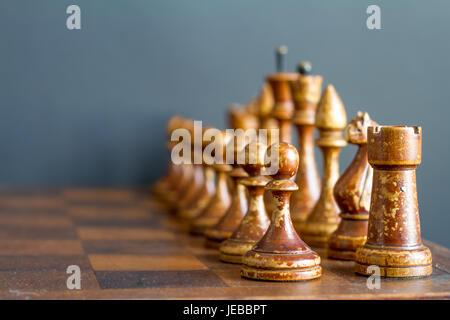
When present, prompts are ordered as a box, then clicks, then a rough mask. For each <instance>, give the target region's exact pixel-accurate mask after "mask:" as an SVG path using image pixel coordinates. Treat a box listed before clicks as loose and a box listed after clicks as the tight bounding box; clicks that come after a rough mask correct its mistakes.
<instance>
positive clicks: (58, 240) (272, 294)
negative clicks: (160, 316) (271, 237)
mask: <svg viewBox="0 0 450 320" xmlns="http://www.w3.org/2000/svg"><path fill="white" fill-rule="evenodd" d="M148 194H149V192H148V190H141V189H140V190H134V189H119V190H116V189H112V190H111V189H103V190H102V189H94V190H90V189H81V190H80V189H76V192H70V191H68V189H65V191H64V192H55V191H52V192H51V193H42V192H30V191H22V190H14V191H12V192H9V193H8V194H3V193H2V197H4V198H3V199H5V197H8V196H11V197H12V198H14V199H19V198H20V199H22V200H21V201H24V202H25V203H24V204H21V205H20V206H18V205H17V202H16V201H9V200H7V199H6V201H4V202H3V203H2V206H1V207H0V229H2V230H5V229H6V228H7V227H11V228H13V229H12V230H29V231H30V232H31V233H30V235H32V237H31V236H26V234H24V232H19V233H14V232H10V233H8V235H7V236H8V239H6V238H4V239H2V241H0V299H442V298H445V299H450V251H449V250H448V249H446V248H444V247H442V246H439V245H436V244H433V243H431V242H428V241H425V242H424V243H425V245H426V246H428V247H429V248H430V249H431V251H432V253H433V274H432V276H431V277H428V278H420V279H409V280H399V279H384V278H383V279H382V280H381V288H380V289H379V290H369V289H368V288H367V286H366V281H367V278H366V277H362V276H358V275H356V274H355V273H354V263H353V262H351V261H336V260H329V259H327V258H326V250H325V249H319V250H317V251H316V252H317V253H318V254H319V255H320V256H321V258H322V263H321V264H322V268H323V275H322V277H321V278H319V279H316V280H311V281H307V282H293V283H279V282H270V283H266V282H262V281H252V280H247V279H244V278H242V277H241V276H240V265H238V264H228V263H223V262H220V261H219V252H218V251H217V250H215V249H210V248H205V247H204V238H202V237H194V236H191V235H189V233H188V232H187V228H186V226H184V225H183V224H182V223H180V222H179V220H178V219H177V218H176V217H174V216H173V215H171V214H170V213H168V212H165V211H164V210H163V206H162V205H161V204H159V203H157V202H156V201H155V200H153V199H152V198H151V197H149V196H148ZM114 195H119V197H118V198H115V197H114ZM124 195H125V196H124ZM36 196H39V197H41V199H43V198H45V199H47V200H46V201H45V202H36V200H35V198H34V197H36ZM97 196H98V198H97ZM28 197H30V203H40V204H39V205H38V206H36V207H34V206H33V205H30V204H27V203H26V202H27V199H28ZM33 198H34V199H33ZM49 199H50V200H49ZM52 199H53V200H52ZM96 199H97V200H96ZM43 203H45V204H46V205H42V204H43ZM55 203H60V204H61V203H62V205H61V206H59V208H58V210H55V207H54V206H53V204H55ZM47 204H50V205H48V206H47ZM80 206H92V208H98V211H96V210H95V209H92V210H91V209H90V210H88V212H92V213H93V215H94V216H98V217H100V216H102V218H100V220H101V225H100V226H99V225H95V219H94V218H92V219H90V217H89V215H86V216H83V219H81V220H80V218H81V217H80V216H77V215H76V214H75V215H74V214H73V212H74V210H73V209H74V208H79V207H80ZM18 207H20V210H18V211H17V210H16V209H17V208H18ZM24 208H26V210H22V209H24ZM111 208H112V209H111ZM120 208H123V209H124V210H123V216H124V217H123V218H121V217H120V216H119V214H118V212H120ZM109 209H111V211H109ZM75 211H76V210H75ZM95 212H101V215H100V214H96V213H95ZM108 212H111V214H110V215H109V214H108ZM137 212H139V214H136V213H137ZM142 212H145V214H142ZM16 213H17V219H12V218H11V217H12V214H16ZM127 213H130V216H131V217H132V218H131V220H133V224H134V225H130V224H129V223H127V219H126V216H127ZM83 215H84V214H83ZM108 215H109V218H108ZM35 216H36V217H39V222H38V223H36V225H35V226H34V227H33V224H31V223H24V222H23V221H24V220H27V221H32V220H33V217H35ZM55 216H57V217H59V220H58V221H59V222H58V223H53V224H52V222H51V221H52V217H55ZM43 219H48V221H49V223H48V225H47V226H46V225H45V224H44V222H43V221H44V220H43ZM88 220H89V221H88ZM68 221H70V223H69V222H68ZM149 221H152V223H151V224H149ZM87 222H89V223H92V224H89V225H85V223H87ZM140 222H141V223H142V224H141V225H139V223H140ZM80 223H81V224H80ZM121 223H122V228H123V231H114V232H110V233H108V232H107V230H110V231H111V230H118V229H121ZM32 227H33V228H34V229H35V230H43V229H44V230H46V231H47V232H46V234H44V233H41V232H40V231H32V230H31V229H30V228H32ZM83 228H88V229H87V230H94V231H98V232H99V236H89V237H88V238H90V239H81V238H80V235H79V232H77V230H79V229H83ZM89 228H91V229H89ZM58 229H60V230H59V231H58ZM133 229H137V230H142V229H145V230H148V231H147V232H152V236H150V237H149V236H148V235H147V233H146V232H144V231H139V232H137V233H136V234H137V235H138V236H136V235H133V232H132V230H133ZM85 230H86V229H85ZM94 231H90V232H94ZM64 232H66V233H67V234H68V237H72V236H73V237H74V238H73V239H67V238H65V239H63V238H62V234H63V233H64ZM168 234H170V236H169V237H168V236H167V235H168ZM5 235H6V234H5ZM91 235H92V234H91ZM105 235H106V236H105ZM142 235H144V236H142ZM91 238H95V239H91ZM69 265H78V266H80V269H81V273H82V280H81V287H82V289H81V290H68V289H66V280H67V277H68V276H69V275H68V274H66V268H67V267H68V266H69Z"/></svg>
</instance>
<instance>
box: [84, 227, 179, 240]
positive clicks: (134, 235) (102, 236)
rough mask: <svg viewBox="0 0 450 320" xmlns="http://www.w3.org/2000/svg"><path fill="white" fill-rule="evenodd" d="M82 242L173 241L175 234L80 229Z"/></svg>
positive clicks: (157, 230) (145, 230) (126, 229)
mask: <svg viewBox="0 0 450 320" xmlns="http://www.w3.org/2000/svg"><path fill="white" fill-rule="evenodd" d="M77 232H78V236H79V237H80V239H82V240H173V239H175V236H174V234H173V233H171V232H168V231H165V230H160V229H150V228H121V227H79V228H77Z"/></svg>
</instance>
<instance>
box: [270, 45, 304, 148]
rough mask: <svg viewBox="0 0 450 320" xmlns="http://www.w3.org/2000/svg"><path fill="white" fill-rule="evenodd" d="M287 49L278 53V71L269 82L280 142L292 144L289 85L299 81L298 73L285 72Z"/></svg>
mask: <svg viewBox="0 0 450 320" xmlns="http://www.w3.org/2000/svg"><path fill="white" fill-rule="evenodd" d="M286 53H287V48H286V47H285V46H281V47H279V48H278V49H277V51H276V57H277V62H278V63H277V65H278V68H277V69H278V70H277V72H276V73H273V74H270V75H268V76H267V82H268V83H269V84H270V86H271V88H272V92H273V97H274V101H275V104H274V107H273V109H272V117H274V118H275V119H277V121H278V126H279V128H280V141H282V142H287V143H291V141H292V133H291V131H292V130H291V119H292V115H293V113H294V104H293V102H292V97H291V90H290V87H289V83H290V82H293V81H296V80H297V79H298V74H297V73H289V72H284V64H285V62H284V60H285V55H286Z"/></svg>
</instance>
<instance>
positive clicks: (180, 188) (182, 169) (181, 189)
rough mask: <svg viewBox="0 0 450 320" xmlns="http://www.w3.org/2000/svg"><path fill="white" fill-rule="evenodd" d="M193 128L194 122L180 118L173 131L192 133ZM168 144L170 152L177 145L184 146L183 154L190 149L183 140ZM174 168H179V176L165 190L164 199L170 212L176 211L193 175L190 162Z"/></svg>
mask: <svg viewBox="0 0 450 320" xmlns="http://www.w3.org/2000/svg"><path fill="white" fill-rule="evenodd" d="M193 126H194V121H193V120H192V119H188V118H181V119H180V121H179V123H178V127H177V128H175V129H174V130H176V129H179V130H185V131H187V132H191V131H193ZM172 132H173V131H172ZM169 144H170V149H171V150H172V149H173V148H174V147H175V146H176V145H178V144H182V145H185V147H184V148H182V149H181V150H183V152H184V150H186V149H188V148H190V144H188V143H187V142H186V141H185V140H182V141H170V142H169ZM180 156H181V157H183V158H184V155H183V154H180ZM188 160H189V159H188ZM176 166H177V167H178V168H179V174H178V175H177V177H176V179H174V181H173V183H172V185H171V187H170V188H169V190H167V195H166V197H165V199H166V202H167V204H168V205H169V208H170V209H171V211H176V209H177V207H178V203H179V199H180V197H181V195H183V194H184V193H185V189H186V188H187V186H188V185H190V183H191V179H192V176H193V173H194V171H193V165H192V163H191V162H190V161H188V163H180V164H176Z"/></svg>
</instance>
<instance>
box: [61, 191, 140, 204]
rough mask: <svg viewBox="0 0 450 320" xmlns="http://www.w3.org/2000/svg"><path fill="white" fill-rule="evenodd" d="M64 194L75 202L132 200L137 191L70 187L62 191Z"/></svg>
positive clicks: (66, 198) (65, 197)
mask: <svg viewBox="0 0 450 320" xmlns="http://www.w3.org/2000/svg"><path fill="white" fill-rule="evenodd" d="M62 196H63V197H64V199H65V200H67V201H75V202H77V201H80V202H95V203H98V202H130V201H133V200H135V199H136V192H135V191H134V190H130V189H124V188H91V189H87V188H69V189H64V190H63V191H62Z"/></svg>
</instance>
